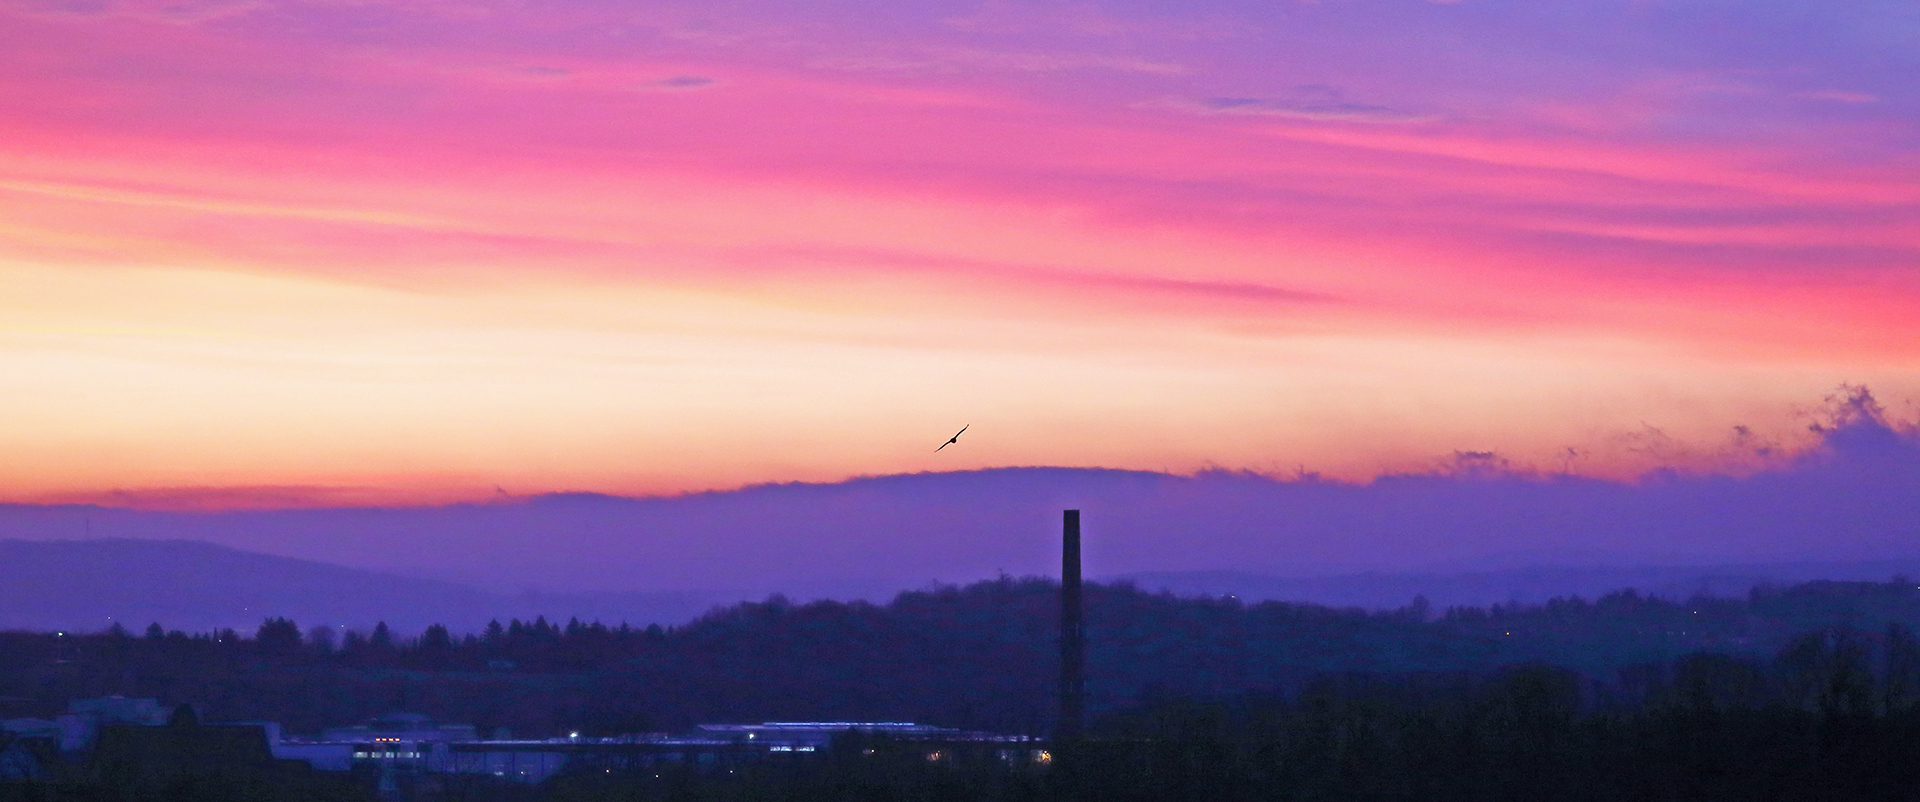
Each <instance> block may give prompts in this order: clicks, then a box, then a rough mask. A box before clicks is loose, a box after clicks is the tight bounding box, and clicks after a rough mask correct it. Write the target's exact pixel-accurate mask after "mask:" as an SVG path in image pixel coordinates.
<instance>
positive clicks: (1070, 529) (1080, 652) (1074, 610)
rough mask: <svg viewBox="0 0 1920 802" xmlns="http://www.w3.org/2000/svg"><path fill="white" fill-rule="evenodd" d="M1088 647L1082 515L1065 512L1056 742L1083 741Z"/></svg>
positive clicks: (1062, 545)
mask: <svg viewBox="0 0 1920 802" xmlns="http://www.w3.org/2000/svg"><path fill="white" fill-rule="evenodd" d="M1086 651H1087V643H1086V634H1085V633H1084V632H1083V631H1082V630H1081V617H1080V511H1079V510H1066V511H1065V514H1064V515H1063V520H1062V521H1061V532H1060V726H1059V727H1058V728H1057V729H1055V731H1054V738H1055V740H1060V741H1070V740H1073V739H1075V738H1078V737H1080V729H1081V725H1082V723H1083V722H1082V716H1083V715H1084V711H1085V710H1086V697H1087V677H1086V661H1087V655H1086Z"/></svg>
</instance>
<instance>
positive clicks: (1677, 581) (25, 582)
mask: <svg viewBox="0 0 1920 802" xmlns="http://www.w3.org/2000/svg"><path fill="white" fill-rule="evenodd" d="M1900 573H1909V574H1913V575H1916V576H1920V560H1917V561H1910V562H1898V561H1893V562H1886V561H1883V562H1863V563H1829V564H1774V565H1747V566H1693V567H1687V566H1680V567H1674V566H1665V567H1641V568H1622V567H1598V568H1578V567H1552V568H1536V569H1525V570H1508V571H1499V572H1481V573H1462V574H1377V573H1376V574H1350V575H1341V576H1327V577H1308V578H1284V577H1273V576H1263V575H1258V574H1250V573H1240V572H1230V571H1212V572H1187V573H1181V572H1160V573H1143V574H1135V575H1128V576H1109V577H1098V578H1097V579H1098V580H1099V581H1108V582H1111V581H1126V582H1131V583H1133V584H1135V585H1137V586H1139V587H1140V588H1141V589H1143V590H1147V591H1160V590H1167V591H1171V592H1173V593H1174V594H1175V595H1181V596H1198V595H1211V596H1228V595H1233V596H1237V597H1239V598H1241V599H1242V600H1245V601H1249V602H1251V601H1260V600H1277V601H1292V602H1307V603H1313V604H1322V605H1328V606H1334V607H1349V606H1351V607H1363V608H1368V609H1390V608H1396V607H1401V606H1404V605H1406V604H1407V603H1408V602H1410V601H1411V600H1412V599H1413V597H1414V596H1415V595H1424V596H1426V597H1427V599H1428V601H1429V603H1430V604H1431V605H1432V607H1433V608H1434V609H1435V610H1436V611H1437V610H1440V609H1444V608H1446V607H1450V606H1480V605H1486V604H1490V603H1496V602H1512V601H1521V602H1540V601H1544V600H1546V599H1548V598H1552V597H1555V596H1574V595H1579V596H1583V597H1585V598H1588V599H1593V598H1597V597H1598V596H1600V595H1603V594H1605V593H1608V592H1611V591H1614V590H1619V589H1622V588H1634V589H1637V590H1638V591H1640V592H1641V593H1642V595H1659V596H1663V597H1666V598H1676V599H1677V598H1686V597H1688V596H1690V595H1693V594H1695V593H1700V592H1704V593H1706V594H1708V595H1717V596H1738V595H1744V594H1745V593H1746V592H1747V591H1748V590H1749V589H1751V588H1752V587H1754V586H1756V585H1765V584H1791V583H1795V582H1801V581H1806V580H1811V579H1841V580H1872V581H1885V580H1886V579H1888V578H1890V577H1892V576H1894V575H1896V574H1900ZM912 589H914V588H892V589H883V590H875V591H874V592H872V593H869V594H864V597H865V598H868V599H869V600H873V601H881V602H884V601H887V600H889V599H891V598H892V596H893V595H894V594H895V593H897V592H899V591H902V590H912ZM765 595H766V594H764V593H759V594H756V593H753V592H750V591H733V592H728V591H724V590H706V591H676V592H662V593H627V594H614V593H581V594H554V593H541V592H530V591H529V592H522V593H518V594H509V593H497V592H491V591H487V590H483V589H480V588H476V587H473V586H470V585H465V584H460V583H455V582H445V581H440V580H433V579H421V578H417V577H408V576H401V575H396V574H389V573H380V572H374V571H367V570H361V569H356V568H348V567H343V566H339V565H333V564H330V563H325V562H320V561H315V560H304V559H296V558H290V557H277V556H272V555H266V554H257V553H252V552H246V551H241V550H238V549H233V548H228V547H225V546H220V545H215V544H210V543H201V542H194V541H183V540H169V541H157V540H132V539H124V538H108V539H96V540H63V541H25V540H0V598H4V604H0V629H27V630H40V631H47V630H57V629H71V630H75V631H96V630H101V629H105V628H107V627H109V626H111V625H112V624H114V623H116V622H117V623H120V624H121V625H122V626H124V627H126V628H127V629H128V630H131V631H134V632H138V631H140V630H141V629H143V628H145V627H146V626H147V625H148V624H149V623H152V622H158V623H160V624H161V625H162V626H163V627H165V628H167V629H181V630H186V631H189V632H196V631H208V630H213V629H217V628H222V627H233V628H235V629H239V630H242V631H246V632H251V631H252V628H253V627H256V626H258V625H259V623H260V622H261V621H262V620H264V619H265V618H267V617H270V616H284V617H287V618H291V619H293V620H295V621H296V622H299V623H300V624H301V625H302V626H303V627H308V628H311V627H313V626H318V625H322V624H327V625H341V626H347V627H352V628H356V629H361V630H366V629H368V628H370V627H371V626H372V625H373V624H374V623H375V622H378V621H385V622H387V624H388V625H389V626H391V627H393V628H394V629H395V630H396V631H397V633H399V634H400V635H402V636H411V635H413V634H417V633H418V632H420V631H421V630H423V629H425V628H426V627H427V626H428V625H429V624H436V623H437V624H445V625H447V626H449V627H450V628H452V629H453V630H454V631H455V632H473V631H478V630H480V629H481V628H482V627H484V626H485V625H486V623H487V621H489V620H492V619H496V618H497V619H499V620H501V621H506V620H508V619H510V618H520V619H523V620H532V619H533V618H534V617H535V616H542V615H543V616H546V617H547V618H549V619H551V620H555V621H557V622H563V621H566V620H567V619H569V618H575V617H577V618H580V619H581V620H583V621H589V622H590V621H595V620H598V621H602V622H604V623H608V624H618V623H621V622H627V623H631V624H634V625H636V626H645V625H647V624H652V623H659V624H663V625H673V624H681V623H685V622H687V621H689V620H691V619H693V618H694V617H696V616H698V615H700V614H702V613H704V612H706V611H707V610H709V609H711V608H713V607H716V606H720V605H725V604H731V603H734V602H738V601H742V600H752V599H758V598H763V597H764V596H765Z"/></svg>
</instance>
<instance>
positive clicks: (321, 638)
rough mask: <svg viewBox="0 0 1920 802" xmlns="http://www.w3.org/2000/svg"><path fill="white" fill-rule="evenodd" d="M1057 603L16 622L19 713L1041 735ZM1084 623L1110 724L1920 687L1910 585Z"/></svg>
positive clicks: (15, 704) (980, 595)
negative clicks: (1467, 699) (1364, 700)
mask: <svg viewBox="0 0 1920 802" xmlns="http://www.w3.org/2000/svg"><path fill="white" fill-rule="evenodd" d="M1057 593H1058V586H1057V585H1056V584H1053V583H1051V582H1049V581H1046V580H1041V579H1015V578H1002V579H999V580H993V581H986V582H979V583H975V584H972V585H967V586H964V587H941V588H935V589H929V590H923V591H913V592H907V593H902V594H900V595H899V596H897V597H896V598H895V599H894V600H893V601H892V602H890V603H888V604H869V603H864V602H851V603H842V602H830V601H822V602H813V603H807V604H795V603H792V602H789V601H787V600H785V599H783V598H781V597H778V596H775V597H772V598H769V599H767V600H765V601H762V602H752V603H744V604H738V605H732V606H728V607H723V608H717V609H715V610H714V611H712V612H710V613H708V614H707V615H705V616H703V617H701V618H699V619H697V620H695V621H692V622H689V623H687V624H685V625H681V626H673V627H662V626H659V625H653V626H647V627H635V626H630V625H627V624H620V625H617V626H608V625H605V624H602V623H599V622H582V621H579V620H569V621H567V622H565V623H564V624H562V623H557V622H552V621H548V620H546V619H545V618H537V619H535V620H533V621H531V622H527V621H518V620H513V621H508V622H506V623H500V622H493V623H492V624H490V625H488V626H487V627H486V628H485V629H484V630H482V631H480V632H475V633H461V634H455V633H453V632H451V631H449V630H448V629H447V628H446V627H444V626H438V625H436V626H433V627H430V628H428V629H427V630H426V631H425V632H422V633H419V634H417V635H401V634H398V633H394V632H392V631H391V630H390V629H389V628H388V627H386V626H385V625H381V626H377V627H375V628H374V629H372V630H371V631H367V632H361V631H353V630H340V629H338V628H333V627H315V628H312V629H310V630H306V631H303V630H302V629H301V628H300V626H299V625H298V624H297V623H295V622H293V621H289V620H286V619H283V618H273V619H268V620H267V621H265V622H264V623H262V624H261V625H260V627H259V628H258V629H257V630H256V631H255V632H253V633H250V634H249V635H248V636H243V635H242V634H241V633H237V632H235V631H233V630H230V629H229V630H220V631H215V632H203V633H192V634H190V633H186V632H181V631H177V630H175V631H169V630H167V629H165V628H164V627H163V626H161V625H160V624H157V623H156V624H154V625H152V626H149V627H147V628H146V630H145V632H144V633H142V634H135V633H131V632H128V631H126V630H124V629H122V628H120V627H118V626H115V627H113V628H111V629H109V630H108V631H106V632H99V633H85V634H81V633H64V634H58V633H25V632H8V633H0V716H8V717H11V716H21V715H51V714H53V713H56V712H58V711H59V710H60V709H61V708H62V707H64V705H65V704H66V702H67V700H69V699H73V698H82V697H90V696H100V695H106V694H124V695H128V696H151V697H158V698H160V699H161V700H163V701H165V702H167V703H175V702H183V701H184V702H193V703H195V704H196V705H199V706H200V707H201V708H202V709H203V710H205V711H206V712H207V714H208V715H209V716H210V717H212V718H214V719H224V720H273V721H279V722H282V723H283V724H284V725H285V726H286V728H287V730H288V731H289V732H294V733H301V732H316V731H318V730H320V729H322V728H324V727H327V726H333V725H339V724H346V723H352V722H355V721H358V720H361V719H365V718H369V717H372V716H375V715H379V714H382V713H386V712H391V711H393V710H396V709H404V710H412V711H417V712H423V713H427V714H430V715H433V716H435V717H437V718H440V719H442V720H447V721H462V722H470V723H473V724H475V725H477V726H478V727H479V728H480V729H481V732H483V733H491V732H493V731H495V729H496V728H502V727H504V728H508V729H510V730H512V731H513V732H515V733H516V734H520V735H550V734H555V733H560V732H566V731H569V730H580V731H583V732H586V733H589V734H596V733H615V732H634V731H662V730H676V729H680V728H683V727H686V726H689V725H691V724H693V723H697V722H701V721H759V720H776V719H787V720H803V719H829V720H861V719H869V720H870V719H887V720H903V719H904V720H918V721H924V722H929V723H937V724H943V725H948V726H957V727H964V728H973V729H987V730H996V731H1003V732H1018V733H1044V732H1045V731H1047V730H1048V729H1049V728H1050V724H1051V711H1052V709H1053V704H1054V702H1053V699H1052V698H1051V697H1050V692H1051V689H1052V688H1053V687H1054V672H1055V671H1056V670H1057V669H1056V666H1057V654H1056V641H1055V637H1056V633H1055V626H1056V622H1057V620H1058V619H1057V615H1058V612H1057V604H1058V599H1057ZM1087 611H1088V616H1089V618H1088V622H1087V632H1088V644H1089V649H1090V655H1089V671H1090V676H1089V684H1088V687H1089V694H1090V700H1089V701H1090V703H1091V709H1093V710H1095V711H1096V712H1098V711H1109V712H1110V711H1117V710H1122V709H1126V708H1128V707H1129V706H1130V705H1135V704H1138V703H1139V702H1140V701H1141V700H1143V699H1161V698H1167V699H1172V698H1180V699H1221V698H1228V697H1233V696H1234V695H1236V694H1245V693H1262V694H1273V695H1275V696H1276V698H1294V697H1295V696H1297V695H1298V694H1300V693H1302V692H1303V691H1304V690H1305V689H1307V688H1308V687H1309V686H1310V685H1311V683H1313V682H1316V681H1319V680H1317V679H1316V678H1320V677H1325V676H1329V675H1343V676H1361V675H1376V676H1384V675H1404V676H1453V675H1462V676H1484V675H1488V674H1489V673H1490V672H1494V671H1497V670H1500V669H1501V668H1502V667H1505V666H1512V665H1522V664H1542V665H1555V666H1559V667H1561V668H1563V669H1566V670H1569V671H1573V672H1577V673H1578V674H1579V675H1582V676H1586V677H1591V678H1595V679H1594V680H1593V682H1594V683H1596V685H1595V689H1589V690H1587V691H1583V693H1588V694H1591V695H1593V700H1592V701H1594V703H1595V704H1598V703H1599V702H1601V701H1607V700H1611V699H1615V698H1616V697H1618V698H1621V699H1640V698H1643V697H1646V696H1647V694H1649V693H1651V692H1652V691H1651V690H1648V689H1651V688H1654V687H1657V686H1659V682H1660V681H1657V677H1656V676H1655V675H1657V674H1658V673H1659V671H1656V670H1655V669H1651V668H1646V667H1647V666H1660V665H1665V664H1668V663H1670V662H1671V661H1673V660H1675V659H1677V658H1679V657H1681V656H1684V655H1688V654H1691V653H1695V652H1707V653H1718V654H1724V655H1728V656H1729V657H1730V658H1738V659H1742V660H1760V661H1762V662H1764V663H1766V665H1768V666H1773V665H1774V664H1773V663H1771V662H1767V661H1770V660H1772V659H1773V658H1774V656H1775V655H1776V654H1779V655H1783V656H1782V657H1780V659H1781V660H1783V661H1784V660H1788V659H1789V658H1788V657H1787V656H1785V655H1788V654H1789V652H1792V649H1796V648H1810V647H1806V646H1805V643H1804V642H1803V641H1800V640H1794V638H1795V636H1796V634H1797V633H1806V632H1814V631H1824V632H1832V631H1833V630H1832V629H1831V628H1832V627H1834V626H1836V625H1846V626H1850V627H1852V629H1850V630H1847V631H1848V632H1850V633H1852V634H1849V635H1847V636H1846V638H1845V639H1843V640H1844V642H1843V641H1842V640H1831V639H1832V638H1837V637H1839V636H1834V635H1829V636H1826V637H1829V639H1830V641H1831V642H1830V643H1829V646H1830V648H1829V649H1828V651H1825V652H1820V655H1824V656H1820V657H1817V658H1816V657H1807V658H1804V659H1803V660H1802V662H1805V660H1816V661H1817V660H1829V661H1832V660H1838V659H1840V658H1837V657H1834V656H1833V655H1836V654H1840V653H1841V652H1846V651H1847V650H1859V649H1864V650H1867V651H1868V652H1872V653H1874V654H1883V655H1884V656H1885V660H1882V661H1881V662H1880V663H1874V664H1873V665H1875V666H1878V668H1874V669H1873V671H1872V672H1869V673H1873V676H1874V677H1876V678H1877V679H1876V680H1875V682H1878V683H1881V684H1879V685H1875V686H1874V687H1875V688H1876V690H1875V691H1874V693H1877V694H1880V695H1881V696H1884V697H1887V698H1891V699H1906V698H1907V697H1909V696H1912V695H1915V694H1920V679H1917V678H1915V677H1913V676H1912V673H1913V672H1912V670H1911V666H1912V664H1914V663H1916V662H1920V657H1916V656H1915V655H1914V654H1912V653H1911V652H1910V651H1903V650H1905V649H1906V648H1907V647H1906V646H1904V645H1897V644H1905V643H1907V641H1904V640H1897V639H1890V638H1891V636H1889V635H1888V634H1886V633H1888V632H1890V631H1891V630H1888V629H1887V627H1888V626H1889V625H1898V626H1901V627H1913V626H1915V625H1916V624H1920V587H1916V586H1915V585H1914V584H1911V583H1908V582H1907V581H1906V580H1904V579H1900V580H1896V581H1894V582H1888V583H1834V582H1821V583H1809V584H1804V585H1798V586H1794V587H1790V588H1784V589H1774V590H1763V591H1756V592H1754V593H1753V594H1751V595H1749V596H1748V597H1747V598H1741V599H1708V598H1698V599H1691V600H1685V601H1673V600H1663V599H1655V598H1647V597H1644V596H1640V595H1637V594H1635V593H1632V592H1622V593H1615V594H1611V595H1608V596H1605V597H1603V598H1600V599H1598V600H1594V601H1585V600H1580V599H1562V600H1555V601H1552V602H1548V603H1546V604H1540V605H1520V604H1514V605H1495V606H1492V607H1487V608H1455V609H1450V610H1446V611H1441V612H1436V611H1433V610H1430V609H1428V607H1427V605H1426V604H1425V603H1424V602H1423V601H1419V600H1416V602H1415V603H1414V604H1411V605H1408V606H1407V607H1404V608H1402V609H1399V610H1393V611H1385V612H1366V611H1362V610H1358V609H1332V608H1327V607H1321V606H1316V605H1308V604H1285V603H1276V602H1263V603H1259V604H1243V603H1241V602H1239V601H1237V600H1234V599H1231V598H1198V599H1195V598H1177V597H1174V596H1171V595H1167V594H1154V593H1148V592H1143V591H1140V590H1138V589H1135V588H1132V587H1129V586H1125V585H1093V586H1090V587H1089V588H1088V601H1087ZM1900 631H1903V632H1904V631H1905V630H1900ZM1896 640H1897V643H1896ZM1896 646H1897V648H1896ZM1783 649H1784V650H1787V651H1782V650H1783ZM1876 650H1878V651H1876ZM1849 653H1850V652H1849ZM1796 654H1797V652H1796ZM1794 659H1801V658H1794ZM1843 662H1844V661H1843ZM1846 664H1847V665H1856V664H1859V663H1858V661H1854V662H1850V663H1846ZM1780 665H1786V663H1781V664H1780ZM1860 665H1864V664H1860ZM1661 670H1664V669H1661ZM1783 670H1784V669H1778V670H1776V668H1768V669H1767V671H1766V672H1763V673H1764V674H1765V677H1766V682H1765V683H1761V684H1759V685H1755V686H1754V687H1755V688H1760V687H1763V686H1764V688H1765V689H1766V690H1765V691H1764V693H1765V694H1771V696H1767V697H1766V698H1768V699H1775V700H1778V699H1780V698H1784V697H1782V696H1780V695H1781V694H1786V693H1787V692H1788V691H1789V690H1790V689H1791V688H1796V687H1799V686H1794V685H1791V684H1790V683H1789V682H1788V680H1787V679H1786V677H1787V675H1786V674H1782V673H1780V672H1781V671H1783ZM1794 676H1805V673H1804V672H1802V673H1801V674H1795V675H1794ZM1754 682H1756V683H1759V682H1760V680H1757V679H1756V680H1754ZM1728 687H1732V686H1728ZM1822 687H1824V686H1822ZM1845 687H1847V688H1858V687H1862V686H1860V685H1859V684H1858V683H1855V684H1852V685H1846V686H1845ZM1599 688H1604V694H1603V692H1602V690H1598V689H1599ZM1724 692H1725V693H1732V691H1730V690H1727V691H1724ZM1752 692H1753V693H1755V694H1761V693H1762V691H1760V690H1754V691H1752ZM1849 692H1852V691H1849ZM1832 693H1839V692H1838V691H1832ZM1603 696H1604V698H1603ZM1754 698H1756V699H1757V698H1760V697H1758V696H1756V697H1754ZM1836 698H1837V697H1836ZM1849 698H1851V697H1849ZM1882 701H1883V703H1884V700H1882ZM1609 703H1611V702H1609ZM1833 703H1834V704H1839V703H1840V702H1837V701H1836V702H1833ZM1756 704H1757V703H1756ZM1846 704H1854V702H1851V701H1848V702H1846Z"/></svg>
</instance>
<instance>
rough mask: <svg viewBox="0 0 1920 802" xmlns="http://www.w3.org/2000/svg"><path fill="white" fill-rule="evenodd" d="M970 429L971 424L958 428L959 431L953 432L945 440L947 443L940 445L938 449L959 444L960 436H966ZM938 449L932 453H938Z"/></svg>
mask: <svg viewBox="0 0 1920 802" xmlns="http://www.w3.org/2000/svg"><path fill="white" fill-rule="evenodd" d="M971 428H973V424H971V423H969V424H967V425H965V426H962V427H960V431H957V432H954V433H953V436H952V437H949V438H947V442H944V443H941V444H940V448H946V447H947V446H950V445H953V444H954V443H958V442H960V435H963V434H966V433H967V430H968V429H971ZM940 448H936V449H934V450H933V453H935V454H938V453H940Z"/></svg>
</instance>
